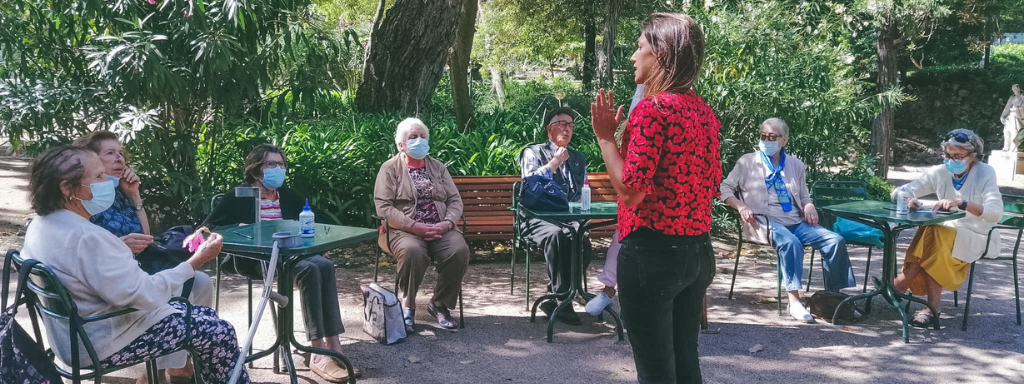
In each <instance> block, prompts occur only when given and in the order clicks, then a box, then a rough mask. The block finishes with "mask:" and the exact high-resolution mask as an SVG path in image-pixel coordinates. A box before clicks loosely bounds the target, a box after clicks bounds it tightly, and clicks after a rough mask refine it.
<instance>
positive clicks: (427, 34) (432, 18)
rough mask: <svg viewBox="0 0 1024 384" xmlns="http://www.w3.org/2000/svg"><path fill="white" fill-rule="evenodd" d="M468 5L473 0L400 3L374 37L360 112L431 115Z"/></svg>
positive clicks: (361, 89) (404, 0) (362, 85)
mask: <svg viewBox="0 0 1024 384" xmlns="http://www.w3.org/2000/svg"><path fill="white" fill-rule="evenodd" d="M464 1H472V0H431V1H423V0H396V1H395V4H394V5H393V6H391V8H389V9H388V10H387V13H386V14H385V16H384V19H383V20H381V21H380V27H379V29H377V30H376V31H375V33H374V36H372V39H373V40H372V42H371V44H370V47H369V49H368V50H369V52H368V53H367V59H366V66H365V68H364V69H363V78H362V81H361V82H360V84H359V89H358V90H357V91H356V108H357V109H359V110H360V111H362V112H382V111H400V112H402V113H404V114H406V115H410V116H413V115H416V116H418V115H421V114H422V113H424V112H427V111H428V110H429V109H430V102H431V96H432V95H433V94H434V90H435V89H436V88H437V83H438V81H440V79H441V75H442V73H443V70H444V65H445V63H446V62H447V61H448V55H449V49H450V48H451V47H452V44H453V43H454V42H455V31H456V27H457V24H458V21H459V15H460V13H461V12H462V7H463V2H464Z"/></svg>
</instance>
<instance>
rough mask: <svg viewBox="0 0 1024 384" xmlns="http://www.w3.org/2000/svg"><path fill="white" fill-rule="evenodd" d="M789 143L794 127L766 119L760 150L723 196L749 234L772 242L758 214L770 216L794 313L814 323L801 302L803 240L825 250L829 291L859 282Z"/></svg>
mask: <svg viewBox="0 0 1024 384" xmlns="http://www.w3.org/2000/svg"><path fill="white" fill-rule="evenodd" d="M788 141H789V126H788V125H786V122H784V121H782V119H778V118H771V119H768V120H765V121H764V122H763V123H761V127H760V142H759V144H758V150H756V151H754V152H753V153H748V154H746V155H743V156H742V157H740V159H739V160H737V161H736V166H735V167H734V168H733V169H732V172H729V176H728V177H726V179H725V180H723V181H722V186H721V192H722V197H721V198H722V200H724V201H725V203H726V204H728V205H729V206H730V207H733V208H736V210H737V211H739V213H740V218H741V219H742V220H743V237H744V238H747V239H751V240H753V241H758V242H761V243H767V242H768V234H767V232H768V227H767V226H766V225H765V223H763V222H761V220H759V219H758V218H756V217H755V216H754V215H755V214H761V215H765V216H767V218H768V223H767V224H768V225H770V226H771V233H772V244H773V245H774V246H775V249H776V250H778V253H779V262H780V263H781V264H782V276H783V279H782V281H783V286H784V287H785V289H786V291H787V292H788V294H789V314H790V315H791V316H793V318H795V319H797V320H800V321H805V322H811V321H814V317H812V316H811V314H810V313H809V312H807V309H806V308H805V307H804V306H803V304H802V303H801V302H800V288H801V280H802V279H803V273H804V244H807V245H810V246H812V247H814V248H815V249H817V250H819V251H821V259H822V260H821V269H822V270H824V274H823V276H824V280H825V289H827V290H833V291H838V290H840V289H842V288H847V287H852V286H854V285H855V284H856V283H855V281H854V278H853V269H852V268H851V267H850V256H849V254H847V251H846V242H845V241H844V240H843V237H842V236H839V235H837V234H836V233H834V232H832V231H829V230H828V229H825V228H824V227H822V226H820V225H818V212H817V211H816V210H815V208H814V204H813V203H812V201H811V194H810V192H808V189H807V179H806V173H805V169H804V163H803V162H802V161H800V159H798V158H797V157H796V156H793V155H789V154H787V153H786V150H785V148H784V147H785V146H786V143H787V142H788ZM859 315H860V314H859V313H855V316H859Z"/></svg>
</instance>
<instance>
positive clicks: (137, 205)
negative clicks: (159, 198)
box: [132, 203, 142, 211]
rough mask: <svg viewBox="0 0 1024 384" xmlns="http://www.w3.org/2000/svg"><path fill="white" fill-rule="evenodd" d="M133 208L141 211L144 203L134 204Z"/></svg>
mask: <svg viewBox="0 0 1024 384" xmlns="http://www.w3.org/2000/svg"><path fill="white" fill-rule="evenodd" d="M132 208H135V210H136V211H141V210H142V203H138V204H132Z"/></svg>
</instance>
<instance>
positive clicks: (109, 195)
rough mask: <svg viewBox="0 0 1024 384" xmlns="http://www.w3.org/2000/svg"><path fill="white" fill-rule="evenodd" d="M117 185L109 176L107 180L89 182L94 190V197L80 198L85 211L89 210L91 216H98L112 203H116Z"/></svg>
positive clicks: (90, 188)
mask: <svg viewBox="0 0 1024 384" xmlns="http://www.w3.org/2000/svg"><path fill="white" fill-rule="evenodd" d="M114 179H116V178H114ZM115 186H116V184H114V181H113V180H111V179H110V178H107V180H106V181H101V182H98V183H92V184H89V190H91V191H92V199H89V200H84V199H79V200H81V201H82V206H83V207H85V211H86V212H89V216H96V215H98V214H100V213H102V212H103V211H106V210H107V209H109V208H110V206H111V205H114V195H115V193H114V188H115Z"/></svg>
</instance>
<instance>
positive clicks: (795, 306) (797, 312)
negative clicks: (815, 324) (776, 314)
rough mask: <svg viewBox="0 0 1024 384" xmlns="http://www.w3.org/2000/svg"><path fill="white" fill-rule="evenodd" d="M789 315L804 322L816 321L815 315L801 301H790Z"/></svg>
mask: <svg viewBox="0 0 1024 384" xmlns="http://www.w3.org/2000/svg"><path fill="white" fill-rule="evenodd" d="M789 315H790V316H793V318H794V319H797V320H799V321H803V322H812V321H814V316H811V313H810V312H807V309H806V308H804V306H803V305H801V304H800V303H789Z"/></svg>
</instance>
